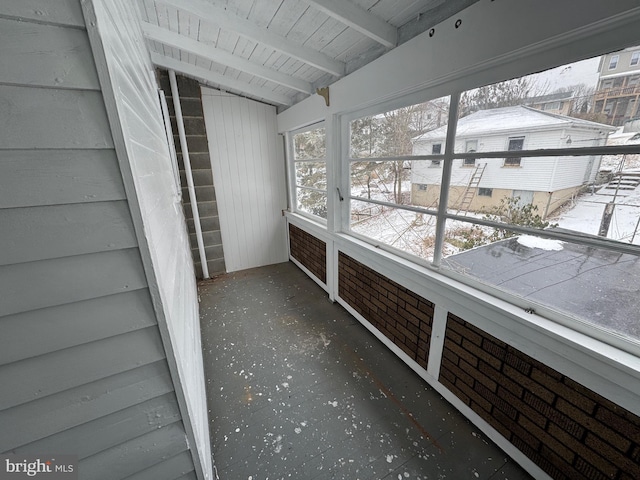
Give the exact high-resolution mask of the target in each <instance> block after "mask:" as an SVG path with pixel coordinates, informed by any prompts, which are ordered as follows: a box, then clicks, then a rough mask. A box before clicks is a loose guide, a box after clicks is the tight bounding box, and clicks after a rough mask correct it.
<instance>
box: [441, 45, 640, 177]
mask: <svg viewBox="0 0 640 480" xmlns="http://www.w3.org/2000/svg"><path fill="white" fill-rule="evenodd" d="M634 55H635V58H636V60H635V63H634ZM637 58H638V47H630V48H627V49H625V50H622V51H619V52H613V53H610V54H608V55H603V56H602V57H594V58H590V59H587V60H582V61H579V62H574V63H571V64H567V65H562V66H560V67H557V68H553V69H550V70H547V71H545V72H541V73H536V74H532V75H527V76H524V77H519V78H515V79H512V80H507V81H504V82H499V83H495V84H491V85H485V86H482V87H479V88H475V89H473V90H468V91H466V92H463V93H462V95H461V97H460V106H459V119H458V124H457V131H456V142H455V151H456V153H463V152H466V151H468V149H467V141H469V140H477V142H478V144H477V149H476V151H478V152H500V151H505V150H510V148H509V146H510V143H511V142H510V138H513V137H523V139H524V141H523V145H522V149H523V150H537V149H551V148H552V149H559V148H580V147H596V146H605V145H610V144H611V139H612V137H613V136H615V132H616V127H619V126H622V125H624V124H625V122H628V121H630V120H632V119H636V118H638V117H639V116H640V110H639V107H640V102H638V101H637V99H638V97H639V96H640V86H639V85H638V83H637V80H636V79H637V78H638V74H640V64H638V61H637ZM618 65H621V66H625V68H624V71H620V70H621V69H620V68H617V67H618ZM610 66H611V68H610ZM631 128H632V129H633V128H634V127H631ZM635 130H636V131H637V130H638V128H635ZM441 140H442V139H441ZM505 164H516V165H517V161H515V160H514V161H506V162H505Z"/></svg>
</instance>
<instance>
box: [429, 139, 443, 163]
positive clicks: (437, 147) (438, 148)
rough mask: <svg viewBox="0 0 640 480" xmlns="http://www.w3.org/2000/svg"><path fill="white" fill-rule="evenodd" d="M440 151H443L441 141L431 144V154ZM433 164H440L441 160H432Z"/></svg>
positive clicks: (436, 153) (437, 153)
mask: <svg viewBox="0 0 640 480" xmlns="http://www.w3.org/2000/svg"><path fill="white" fill-rule="evenodd" d="M440 153H442V144H441V143H434V144H433V145H432V146H431V154H432V155H439V154H440ZM431 165H434V166H438V167H439V166H440V160H431Z"/></svg>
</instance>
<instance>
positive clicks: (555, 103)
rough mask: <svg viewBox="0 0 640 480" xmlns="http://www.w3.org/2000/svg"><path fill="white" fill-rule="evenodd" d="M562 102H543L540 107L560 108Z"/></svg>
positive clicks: (546, 108)
mask: <svg viewBox="0 0 640 480" xmlns="http://www.w3.org/2000/svg"><path fill="white" fill-rule="evenodd" d="M562 105H563V102H551V103H545V104H544V106H543V107H542V109H543V110H560V109H562Z"/></svg>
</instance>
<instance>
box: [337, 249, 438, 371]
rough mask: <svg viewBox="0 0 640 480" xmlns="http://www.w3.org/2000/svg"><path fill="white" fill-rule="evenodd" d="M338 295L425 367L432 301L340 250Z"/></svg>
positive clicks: (429, 335) (431, 318)
mask: <svg viewBox="0 0 640 480" xmlns="http://www.w3.org/2000/svg"><path fill="white" fill-rule="evenodd" d="M338 293H339V295H340V298H342V299H343V300H344V301H346V302H347V303H348V304H349V305H351V307H352V308H353V309H354V310H355V311H357V312H358V313H359V314H360V315H362V316H363V317H364V318H365V319H366V320H367V321H368V322H369V323H371V324H372V325H373V326H374V327H376V328H377V329H378V330H380V332H382V333H383V334H384V335H385V336H387V338H389V339H390V340H391V341H393V343H395V344H396V345H397V346H398V347H400V348H401V349H402V350H403V351H404V352H405V353H406V354H407V355H409V356H410V357H411V358H412V359H413V360H415V361H416V362H418V364H420V365H421V366H422V367H423V368H427V359H428V355H429V342H430V340H431V326H432V324H433V303H431V302H430V301H428V300H426V299H424V298H422V297H421V296H420V295H416V294H415V293H413V292H412V291H410V290H407V289H406V288H404V287H402V286H401V285H398V284H397V283H395V282H393V281H392V280H389V279H388V278H387V277H385V276H384V275H380V274H379V273H377V272H376V271H375V270H372V269H371V268H369V267H367V266H365V265H363V264H362V263H360V262H357V261H356V260H354V259H353V258H351V257H349V256H347V255H345V254H344V253H342V252H340V253H339V257H338Z"/></svg>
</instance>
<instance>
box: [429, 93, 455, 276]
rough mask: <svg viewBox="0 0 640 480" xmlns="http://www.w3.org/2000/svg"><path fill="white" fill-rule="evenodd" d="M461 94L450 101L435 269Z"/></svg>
mask: <svg viewBox="0 0 640 480" xmlns="http://www.w3.org/2000/svg"><path fill="white" fill-rule="evenodd" d="M459 101H460V93H459V92H456V93H454V94H452V95H451V100H450V101H449V120H448V123H447V125H448V126H447V139H446V141H445V147H444V166H443V168H442V179H441V180H440V200H439V202H440V203H439V204H438V217H437V220H436V241H435V244H434V248H433V262H432V265H433V266H434V267H439V266H440V262H441V261H442V246H443V245H444V232H445V227H446V221H447V218H446V214H447V205H448V203H449V183H450V181H451V168H452V167H453V153H454V151H455V140H456V126H457V123H458V103H459Z"/></svg>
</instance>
